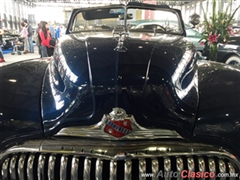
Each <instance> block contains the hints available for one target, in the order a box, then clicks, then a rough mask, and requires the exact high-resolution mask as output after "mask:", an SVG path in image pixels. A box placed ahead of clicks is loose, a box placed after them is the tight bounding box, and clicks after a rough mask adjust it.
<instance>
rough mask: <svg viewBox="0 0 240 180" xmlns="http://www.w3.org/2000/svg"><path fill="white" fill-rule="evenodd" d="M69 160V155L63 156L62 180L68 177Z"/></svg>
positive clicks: (61, 166)
mask: <svg viewBox="0 0 240 180" xmlns="http://www.w3.org/2000/svg"><path fill="white" fill-rule="evenodd" d="M67 162H68V157H67V156H62V157H61V165H60V180H66V179H67Z"/></svg>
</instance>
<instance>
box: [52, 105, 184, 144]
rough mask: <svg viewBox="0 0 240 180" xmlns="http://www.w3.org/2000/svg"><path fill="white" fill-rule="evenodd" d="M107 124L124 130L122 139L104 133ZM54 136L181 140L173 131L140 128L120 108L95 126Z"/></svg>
mask: <svg viewBox="0 0 240 180" xmlns="http://www.w3.org/2000/svg"><path fill="white" fill-rule="evenodd" d="M114 121H117V122H126V123H129V124H130V125H129V126H130V127H129V128H130V129H127V128H125V127H126V126H127V125H126V126H124V125H122V126H120V125H119V126H118V125H117V124H114ZM108 124H113V126H118V128H119V129H121V128H124V129H125V130H123V133H122V134H123V135H122V137H114V136H113V132H108V131H106V126H107V125H108ZM119 129H117V131H118V132H119V131H120V130H119ZM110 130H111V131H112V130H114V128H111V129H110ZM110 130H109V131H110ZM124 131H125V132H124ZM126 131H128V132H126ZM55 136H76V137H87V138H98V139H99V138H100V139H107V140H138V139H142V140H147V139H162V138H182V137H181V136H180V135H179V134H178V133H177V132H176V131H175V130H168V129H147V128H144V127H141V126H140V125H139V124H138V123H137V122H136V120H135V118H134V117H133V116H132V115H127V114H126V111H125V110H124V109H122V108H113V111H112V112H111V113H109V114H105V115H104V116H103V118H102V120H101V121H100V122H99V123H98V124H96V125H93V126H77V127H67V128H63V129H61V130H60V131H59V132H58V133H57V134H56V135H55Z"/></svg>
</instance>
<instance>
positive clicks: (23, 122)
mask: <svg viewBox="0 0 240 180" xmlns="http://www.w3.org/2000/svg"><path fill="white" fill-rule="evenodd" d="M47 65H48V62H47V61H44V60H29V61H23V62H19V63H14V64H10V65H7V66H3V67H1V68H0V149H3V148H4V147H6V146H8V145H10V144H12V143H15V142H21V140H23V139H26V138H29V137H31V139H33V138H34V137H42V136H43V130H42V122H41V109H40V108H41V106H40V102H41V101H40V97H41V96H40V94H41V88H42V81H43V76H44V74H45V69H46V67H47Z"/></svg>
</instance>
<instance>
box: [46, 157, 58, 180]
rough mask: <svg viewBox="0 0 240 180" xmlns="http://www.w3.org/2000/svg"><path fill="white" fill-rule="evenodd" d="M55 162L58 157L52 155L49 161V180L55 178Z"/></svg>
mask: <svg viewBox="0 0 240 180" xmlns="http://www.w3.org/2000/svg"><path fill="white" fill-rule="evenodd" d="M55 161H56V157H55V156H54V155H50V157H49V160H48V180H54V178H55V171H54V169H55Z"/></svg>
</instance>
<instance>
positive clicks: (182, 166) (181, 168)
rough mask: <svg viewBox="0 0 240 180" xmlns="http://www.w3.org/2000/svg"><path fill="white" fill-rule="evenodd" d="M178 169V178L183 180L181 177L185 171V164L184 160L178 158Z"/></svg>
mask: <svg viewBox="0 0 240 180" xmlns="http://www.w3.org/2000/svg"><path fill="white" fill-rule="evenodd" d="M176 167H177V172H178V177H177V179H178V180H182V179H183V178H182V176H181V172H182V171H183V168H184V164H183V159H182V158H180V157H178V158H177V159H176Z"/></svg>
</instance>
